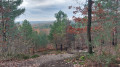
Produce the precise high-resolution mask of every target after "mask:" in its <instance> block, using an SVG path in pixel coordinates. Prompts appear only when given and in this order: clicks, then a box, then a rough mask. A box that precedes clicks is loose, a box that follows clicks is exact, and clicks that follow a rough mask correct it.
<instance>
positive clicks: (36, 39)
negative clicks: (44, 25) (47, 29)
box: [31, 32, 48, 47]
mask: <svg viewBox="0 0 120 67" xmlns="http://www.w3.org/2000/svg"><path fill="white" fill-rule="evenodd" d="M31 37H32V41H33V43H34V44H35V46H36V47H37V46H38V47H45V46H46V45H47V44H48V39H47V35H46V34H45V33H40V34H38V33H37V32H33V34H32V36H31Z"/></svg>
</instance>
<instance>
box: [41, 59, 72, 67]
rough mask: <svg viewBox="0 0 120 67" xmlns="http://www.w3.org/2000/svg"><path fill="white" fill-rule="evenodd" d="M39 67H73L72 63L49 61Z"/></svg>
mask: <svg viewBox="0 0 120 67" xmlns="http://www.w3.org/2000/svg"><path fill="white" fill-rule="evenodd" d="M39 67H73V64H72V63H66V62H64V60H58V61H51V62H48V63H45V64H42V65H40V66H39Z"/></svg>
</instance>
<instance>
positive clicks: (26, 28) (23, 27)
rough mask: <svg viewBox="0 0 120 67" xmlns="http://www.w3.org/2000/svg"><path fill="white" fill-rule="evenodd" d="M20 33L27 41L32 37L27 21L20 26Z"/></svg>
mask: <svg viewBox="0 0 120 67" xmlns="http://www.w3.org/2000/svg"><path fill="white" fill-rule="evenodd" d="M20 30H21V31H22V36H24V37H25V39H29V38H30V37H31V35H32V26H31V24H30V22H29V21H27V20H24V21H23V23H22V25H21V29H20Z"/></svg>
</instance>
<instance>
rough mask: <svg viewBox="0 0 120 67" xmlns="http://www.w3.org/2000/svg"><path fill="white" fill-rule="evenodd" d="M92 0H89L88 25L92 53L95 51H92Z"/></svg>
mask: <svg viewBox="0 0 120 67" xmlns="http://www.w3.org/2000/svg"><path fill="white" fill-rule="evenodd" d="M91 13H92V0H88V25H87V38H88V42H89V49H88V52H89V53H90V54H92V53H93V51H92V44H91V19H92V15H91Z"/></svg>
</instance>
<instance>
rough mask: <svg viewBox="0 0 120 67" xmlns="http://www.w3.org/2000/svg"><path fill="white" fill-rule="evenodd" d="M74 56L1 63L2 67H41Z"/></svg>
mask: <svg viewBox="0 0 120 67" xmlns="http://www.w3.org/2000/svg"><path fill="white" fill-rule="evenodd" d="M73 56H74V55H73V54H58V55H43V56H40V57H38V58H35V59H28V60H24V61H10V62H4V63H0V67H40V66H41V65H42V64H44V63H47V62H51V61H57V60H63V59H65V58H69V57H73Z"/></svg>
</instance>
